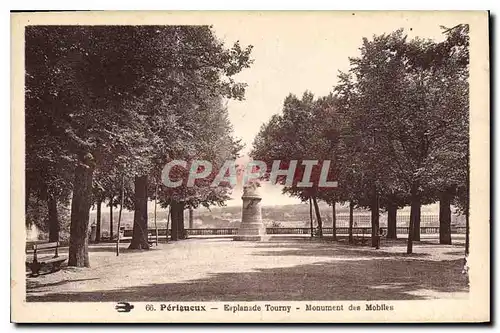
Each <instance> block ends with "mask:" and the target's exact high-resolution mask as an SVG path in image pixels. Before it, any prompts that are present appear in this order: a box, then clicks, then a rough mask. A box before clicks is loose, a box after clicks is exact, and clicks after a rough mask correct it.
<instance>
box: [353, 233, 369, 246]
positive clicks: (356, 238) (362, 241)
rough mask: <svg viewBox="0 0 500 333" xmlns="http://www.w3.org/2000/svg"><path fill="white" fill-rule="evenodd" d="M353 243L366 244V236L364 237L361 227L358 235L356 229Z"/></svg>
mask: <svg viewBox="0 0 500 333" xmlns="http://www.w3.org/2000/svg"><path fill="white" fill-rule="evenodd" d="M353 242H354V244H361V245H366V243H367V242H368V238H367V237H365V230H364V229H362V233H361V235H360V233H359V230H357V232H356V234H355V235H354V237H353Z"/></svg>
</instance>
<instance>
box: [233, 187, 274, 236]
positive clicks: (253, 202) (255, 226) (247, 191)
mask: <svg viewBox="0 0 500 333" xmlns="http://www.w3.org/2000/svg"><path fill="white" fill-rule="evenodd" d="M259 187H260V184H259V183H257V182H252V183H250V184H248V185H245V186H244V187H243V195H242V197H241V199H242V200H243V207H242V209H241V225H240V228H239V229H238V234H237V235H236V236H234V238H233V240H235V241H261V240H265V239H266V227H265V226H264V223H262V208H261V206H260V201H261V200H262V197H261V196H260V194H259V192H258V188H259Z"/></svg>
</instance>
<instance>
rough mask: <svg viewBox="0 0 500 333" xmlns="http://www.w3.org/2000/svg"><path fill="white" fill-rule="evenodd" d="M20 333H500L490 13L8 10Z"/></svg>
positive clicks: (14, 274) (15, 297)
mask: <svg viewBox="0 0 500 333" xmlns="http://www.w3.org/2000/svg"><path fill="white" fill-rule="evenodd" d="M11 24H12V45H11V47H12V166H11V167H12V179H11V184H12V185H11V193H12V198H11V202H12V215H11V226H12V228H11V230H12V235H11V239H12V247H11V268H12V269H11V290H12V299H11V303H12V315H11V318H12V321H13V322H16V323H33V322H37V323H65V322H100V323H104V322H105V323H129V322H143V323H149V322H150V323H237V322H240V323H241V322H244V323H352V322H354V323H370V322H384V323H394V322H400V323H401V322H402V323H405V322H426V323H427V322H449V323H450V322H482V323H484V322H489V321H490V216H489V212H490V198H489V186H490V185H489V184H490V170H489V165H490V164H489V159H490V156H489V130H490V118H489V108H490V105H489V100H490V97H489V88H490V87H489V35H488V33H489V13H488V12H480V11H477V12H474V11H469V12H467V11H463V12H451V11H450V12H445V11H418V12H410V11H408V12H404V11H401V12H398V11H386V12H384V11H378V12H369V11H366V12H349V11H339V12H334V11H324V12H319V11H318V12H316V11H311V12H307V11H304V12H300V11H298V12H279V11H274V12H272V11H270V12H161V11H160V12H146V11H145V12H65V13H55V12H44V13H12V14H11Z"/></svg>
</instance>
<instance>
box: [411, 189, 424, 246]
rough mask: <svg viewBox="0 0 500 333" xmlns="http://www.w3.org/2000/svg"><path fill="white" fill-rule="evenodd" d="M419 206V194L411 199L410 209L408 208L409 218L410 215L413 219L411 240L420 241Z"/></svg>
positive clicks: (420, 205)
mask: <svg viewBox="0 0 500 333" xmlns="http://www.w3.org/2000/svg"><path fill="white" fill-rule="evenodd" d="M421 207H422V204H421V202H420V195H417V196H415V198H414V199H412V201H411V209H410V220H411V218H412V216H414V219H413V240H414V241H420V216H421Z"/></svg>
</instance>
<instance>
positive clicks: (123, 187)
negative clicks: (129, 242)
mask: <svg viewBox="0 0 500 333" xmlns="http://www.w3.org/2000/svg"><path fill="white" fill-rule="evenodd" d="M124 201H125V175H124V174H122V183H121V186H120V210H119V211H118V226H117V227H116V228H117V229H118V233H117V235H116V256H119V255H120V239H121V237H122V233H121V226H122V211H123V203H124Z"/></svg>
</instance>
